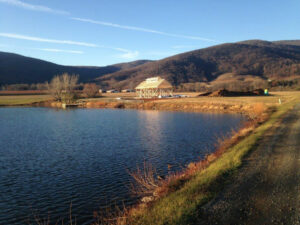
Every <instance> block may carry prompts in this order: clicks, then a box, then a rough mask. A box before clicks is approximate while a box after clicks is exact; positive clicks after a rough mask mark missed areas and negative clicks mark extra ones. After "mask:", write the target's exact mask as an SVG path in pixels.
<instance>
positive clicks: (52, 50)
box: [35, 48, 83, 54]
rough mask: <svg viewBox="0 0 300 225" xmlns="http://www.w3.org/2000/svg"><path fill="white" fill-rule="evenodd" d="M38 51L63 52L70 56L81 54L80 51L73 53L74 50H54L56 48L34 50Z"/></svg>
mask: <svg viewBox="0 0 300 225" xmlns="http://www.w3.org/2000/svg"><path fill="white" fill-rule="evenodd" d="M35 49H37V50H40V51H46V52H65V53H72V54H83V52H82V51H75V50H64V49H56V48H35Z"/></svg>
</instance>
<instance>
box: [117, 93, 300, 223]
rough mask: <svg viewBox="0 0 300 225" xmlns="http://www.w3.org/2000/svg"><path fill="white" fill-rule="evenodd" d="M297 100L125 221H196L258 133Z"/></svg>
mask: <svg viewBox="0 0 300 225" xmlns="http://www.w3.org/2000/svg"><path fill="white" fill-rule="evenodd" d="M297 102H299V97H298V98H297V97H294V98H292V99H290V101H289V102H287V103H285V104H282V105H280V106H278V107H277V110H276V111H275V112H274V113H272V114H271V115H270V117H269V119H268V120H267V121H266V122H265V123H263V124H262V125H260V126H259V127H257V128H255V130H254V131H253V132H252V133H251V134H250V135H249V136H246V137H245V138H244V139H243V140H241V141H240V142H238V143H237V144H236V145H234V146H232V147H231V148H229V149H227V150H226V151H225V153H224V154H222V155H221V156H220V157H219V158H217V159H216V160H214V161H213V162H211V163H210V165H209V166H208V167H207V168H206V169H204V170H200V171H198V172H196V173H195V174H194V175H193V176H192V177H191V178H190V179H189V181H187V182H186V183H185V184H184V185H183V186H182V188H180V189H179V190H177V191H175V192H172V193H170V194H168V195H167V196H165V197H162V198H160V199H158V200H157V201H156V202H154V203H151V204H150V205H148V206H147V207H139V208H135V209H132V210H131V211H130V213H129V215H128V218H127V219H126V224H141V225H142V224H157V225H159V224H178V225H179V224H195V223H197V220H198V219H199V215H198V209H199V207H200V206H202V205H203V204H204V203H206V202H207V201H209V200H210V199H212V198H213V197H214V196H216V194H217V193H218V192H219V191H220V190H222V187H223V186H224V184H225V183H226V181H227V180H228V178H229V177H230V175H231V174H232V173H233V172H234V171H236V170H237V169H238V168H239V167H240V166H241V164H242V159H243V158H244V156H245V155H246V154H247V153H248V152H249V151H250V150H252V149H254V148H255V145H256V144H257V143H258V141H259V139H260V138H261V137H262V135H263V134H264V133H265V132H266V131H267V130H268V129H270V128H271V127H272V126H273V125H274V124H275V123H277V122H279V121H280V118H281V117H282V115H284V114H285V113H286V112H287V111H288V110H289V109H291V108H292V107H293V106H294V105H295V104H296V103H297ZM123 222H124V221H123Z"/></svg>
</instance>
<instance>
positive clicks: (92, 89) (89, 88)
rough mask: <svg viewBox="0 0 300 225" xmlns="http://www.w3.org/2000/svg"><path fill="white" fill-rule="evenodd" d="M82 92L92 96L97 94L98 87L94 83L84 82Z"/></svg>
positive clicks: (89, 96)
mask: <svg viewBox="0 0 300 225" xmlns="http://www.w3.org/2000/svg"><path fill="white" fill-rule="evenodd" d="M83 93H84V94H85V95H86V96H87V97H88V98H93V97H95V96H97V94H98V93H99V87H98V86H97V85H96V84H95V83H88V84H85V85H84V87H83Z"/></svg>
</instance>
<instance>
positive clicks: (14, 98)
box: [0, 95, 52, 106]
mask: <svg viewBox="0 0 300 225" xmlns="http://www.w3.org/2000/svg"><path fill="white" fill-rule="evenodd" d="M51 99H52V97H51V96H50V95H11V96H0V106H17V105H26V104H32V103H36V102H41V101H46V100H51Z"/></svg>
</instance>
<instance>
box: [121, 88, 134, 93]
mask: <svg viewBox="0 0 300 225" xmlns="http://www.w3.org/2000/svg"><path fill="white" fill-rule="evenodd" d="M122 92H123V93H127V92H134V90H132V89H123V90H122Z"/></svg>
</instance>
